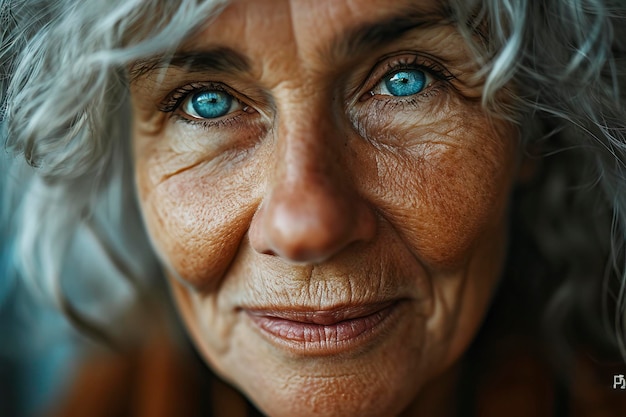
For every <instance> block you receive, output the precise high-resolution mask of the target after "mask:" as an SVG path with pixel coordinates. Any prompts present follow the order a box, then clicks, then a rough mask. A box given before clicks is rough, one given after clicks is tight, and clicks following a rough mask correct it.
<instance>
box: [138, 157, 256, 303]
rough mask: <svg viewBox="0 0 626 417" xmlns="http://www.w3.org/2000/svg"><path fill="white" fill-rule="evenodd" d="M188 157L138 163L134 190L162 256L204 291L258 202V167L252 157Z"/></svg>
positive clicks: (215, 278)
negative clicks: (136, 189) (167, 162)
mask: <svg viewBox="0 0 626 417" xmlns="http://www.w3.org/2000/svg"><path fill="white" fill-rule="evenodd" d="M157 155H158V153H157ZM158 158H159V159H162V158H161V157H160V156H159V157H158ZM189 158H190V157H189V154H182V156H181V157H180V158H171V159H170V162H171V164H170V166H169V167H168V166H167V165H164V164H162V163H157V161H156V160H153V161H150V160H148V161H145V163H141V162H140V163H138V164H137V182H138V189H139V196H140V202H141V206H142V211H143V215H144V218H145V221H146V224H147V228H148V231H149V233H150V236H151V238H152V242H153V244H154V246H155V248H156V250H157V252H158V253H159V254H160V256H161V258H162V262H163V263H164V264H165V265H167V266H168V267H169V268H172V269H173V270H175V271H176V272H177V273H178V274H179V275H180V276H181V277H182V278H184V279H185V280H186V281H187V282H188V283H189V284H191V285H192V286H193V287H195V288H196V289H198V290H202V291H210V290H211V288H212V287H214V286H216V285H218V284H219V277H221V276H222V275H223V274H224V273H225V271H226V269H227V268H228V265H229V263H230V262H231V260H232V259H233V258H234V256H235V255H236V253H237V250H238V249H239V246H240V243H241V241H242V239H243V237H244V235H245V234H246V231H247V229H248V225H249V224H250V221H251V219H252V216H253V214H254V211H255V209H256V207H257V206H258V202H259V200H260V198H258V197H256V196H258V195H259V194H260V193H259V188H260V187H259V185H260V183H261V178H259V176H258V173H259V172H260V171H259V170H258V169H259V168H258V166H257V164H258V163H255V162H254V161H256V160H257V158H254V157H253V158H246V159H245V163H244V162H242V161H237V160H228V161H217V160H212V161H205V160H202V159H201V160H200V161H197V160H194V162H193V163H189V161H191V160H192V159H194V158H192V159H189ZM183 160H186V161H185V162H184V163H182V161H183ZM181 166H185V167H187V168H185V169H182V168H180V167H181ZM170 172H172V173H170Z"/></svg>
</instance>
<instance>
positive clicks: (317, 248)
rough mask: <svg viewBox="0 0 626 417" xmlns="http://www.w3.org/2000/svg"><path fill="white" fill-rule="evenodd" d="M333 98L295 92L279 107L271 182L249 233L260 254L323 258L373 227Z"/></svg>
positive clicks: (296, 258)
mask: <svg viewBox="0 0 626 417" xmlns="http://www.w3.org/2000/svg"><path fill="white" fill-rule="evenodd" d="M331 102H332V100H324V99H323V97H321V96H319V95H317V96H308V97H302V96H299V95H293V96H292V98H291V100H289V101H284V102H283V105H282V106H278V114H279V121H278V127H277V130H276V142H275V144H276V147H275V153H274V161H273V162H274V165H273V167H272V169H273V172H272V175H270V177H271V178H272V181H270V183H271V184H270V185H269V186H268V189H267V191H266V196H265V198H264V200H263V202H262V203H261V207H260V209H259V211H258V212H257V214H256V216H255V219H253V224H252V225H251V232H250V236H251V239H252V244H253V246H255V249H256V250H257V251H259V252H261V253H265V254H273V255H277V256H281V257H283V258H285V259H287V260H290V261H295V262H321V261H323V260H325V259H327V258H329V257H331V256H332V255H334V254H335V253H337V252H338V251H340V250H341V249H342V248H344V247H345V246H346V245H348V244H350V243H352V242H354V241H357V240H361V239H367V238H368V236H369V235H370V234H371V233H372V231H373V223H374V221H373V218H372V215H371V213H368V210H367V209H365V207H364V206H363V202H362V201H361V200H360V199H359V198H358V196H357V194H356V192H355V190H354V189H353V187H351V185H350V184H351V177H350V172H349V170H348V168H347V166H349V164H347V163H346V162H347V161H346V160H345V153H346V151H345V146H344V141H345V140H344V136H343V135H342V129H341V125H340V123H338V120H335V119H334V117H333V109H332V108H330V106H329V105H328V104H329V103H331ZM324 103H326V106H324Z"/></svg>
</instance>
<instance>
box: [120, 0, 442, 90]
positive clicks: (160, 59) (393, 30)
mask: <svg viewBox="0 0 626 417" xmlns="http://www.w3.org/2000/svg"><path fill="white" fill-rule="evenodd" d="M452 16H453V12H452V10H451V9H450V7H449V6H448V4H447V2H442V3H439V4H438V6H437V8H436V9H433V10H431V11H428V12H426V11H424V10H423V9H418V8H417V7H415V6H414V7H412V8H410V9H408V10H403V11H402V12H401V13H398V14H396V15H395V16H392V17H390V18H387V19H385V20H383V21H377V22H373V23H372V22H368V23H365V24H362V25H359V26H357V27H356V28H353V29H349V30H348V31H347V32H344V33H342V34H340V35H339V36H337V37H336V38H335V39H334V40H333V41H332V42H331V44H330V49H329V50H327V51H326V53H323V54H322V55H325V56H327V57H332V59H333V61H334V59H342V58H344V59H345V58H348V57H352V56H358V55H361V54H363V53H365V52H367V51H371V50H372V49H375V48H377V47H380V46H382V45H385V44H388V43H390V42H392V41H393V40H395V39H397V38H399V37H401V36H402V35H404V34H405V33H406V32H409V31H411V30H413V29H416V28H418V27H425V26H432V25H436V24H441V23H448V24H450V23H453V19H452ZM170 67H177V68H180V69H181V70H183V71H189V72H249V71H250V69H251V63H250V61H249V60H248V58H247V57H246V56H244V55H242V54H241V53H239V52H237V51H235V50H234V49H231V48H228V47H217V48H213V49H209V50H206V51H180V52H176V53H174V54H171V55H159V56H156V57H152V58H148V59H145V60H141V61H138V62H136V63H135V64H134V65H133V66H132V67H131V69H130V79H131V80H136V79H137V78H138V77H141V76H143V75H146V74H148V73H151V72H154V71H157V70H159V69H164V68H170Z"/></svg>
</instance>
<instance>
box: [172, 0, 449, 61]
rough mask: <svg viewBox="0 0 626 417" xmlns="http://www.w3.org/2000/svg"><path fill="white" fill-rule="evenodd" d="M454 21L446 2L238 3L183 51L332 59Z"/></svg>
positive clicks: (263, 0) (305, 0)
mask: <svg viewBox="0 0 626 417" xmlns="http://www.w3.org/2000/svg"><path fill="white" fill-rule="evenodd" d="M449 17H450V12H449V10H448V7H447V2H446V1H443V0H418V1H415V0H413V1H410V0H394V1H389V0H235V1H232V2H230V3H229V5H228V6H227V7H226V8H225V10H224V11H223V12H222V13H221V14H220V15H219V16H218V17H217V19H215V20H213V21H212V22H211V24H210V25H207V27H206V28H205V29H203V30H202V31H201V32H200V33H198V34H196V35H195V36H193V37H192V38H191V39H189V42H187V43H186V44H185V46H184V49H189V50H206V49H211V48H219V47H228V48H230V49H233V50H236V51H241V52H243V53H245V55H246V56H248V57H249V58H251V59H252V60H254V61H256V60H258V59H261V58H262V59H265V60H267V59H268V52H270V50H271V51H272V52H273V54H272V56H279V57H282V56H292V57H293V56H294V55H298V56H300V57H303V56H309V55H312V56H314V57H322V58H324V57H325V58H328V57H329V56H330V55H340V54H342V53H343V54H344V55H347V54H350V53H352V54H354V53H357V52H358V51H357V50H356V49H358V47H364V46H368V45H367V44H368V43H376V42H377V41H384V40H385V38H389V37H393V36H394V35H396V34H399V33H401V32H402V31H405V30H408V29H410V28H412V27H415V26H418V25H421V26H424V25H428V24H435V23H438V22H441V21H442V20H445V19H449ZM369 46H371V45H369ZM346 49H347V50H346ZM351 49H354V50H351Z"/></svg>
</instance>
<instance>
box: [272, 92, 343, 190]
mask: <svg viewBox="0 0 626 417" xmlns="http://www.w3.org/2000/svg"><path fill="white" fill-rule="evenodd" d="M292 102H293V101H292ZM303 103H309V105H308V106H306V105H304V106H303V105H302V104H303ZM285 107H286V108H285V109H284V110H283V111H282V112H281V113H282V115H281V117H280V121H279V126H278V131H277V138H276V144H277V149H276V151H277V153H276V157H277V158H276V160H275V164H276V166H275V168H276V172H275V175H276V177H275V178H276V183H283V185H285V186H289V185H293V184H294V183H296V182H301V183H302V184H308V186H309V187H314V186H329V187H331V188H335V187H340V186H343V185H345V184H342V182H343V181H340V180H342V179H343V180H346V179H347V174H348V173H347V172H344V173H343V174H344V175H336V174H339V172H337V171H339V170H340V166H341V165H342V163H341V160H342V159H343V154H342V152H341V149H340V145H341V144H340V143H339V142H340V141H341V137H340V135H339V134H338V132H339V131H340V128H339V127H338V126H336V121H334V120H332V111H331V110H330V109H324V108H323V107H322V106H320V105H316V104H315V103H312V102H311V98H302V100H301V101H300V103H299V104H290V103H287V104H286V105H285ZM302 184H301V185H302Z"/></svg>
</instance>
